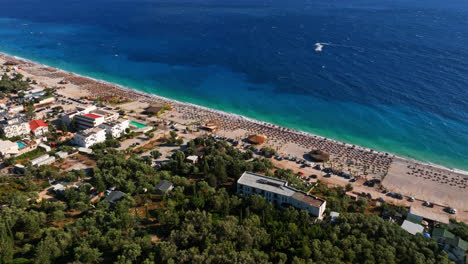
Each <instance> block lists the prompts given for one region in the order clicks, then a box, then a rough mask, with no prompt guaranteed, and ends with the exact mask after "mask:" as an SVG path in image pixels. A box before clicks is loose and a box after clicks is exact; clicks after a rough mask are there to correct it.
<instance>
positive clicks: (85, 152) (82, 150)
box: [78, 148, 93, 154]
mask: <svg viewBox="0 0 468 264" xmlns="http://www.w3.org/2000/svg"><path fill="white" fill-rule="evenodd" d="M78 152H80V153H84V154H93V150H92V149H90V148H78Z"/></svg>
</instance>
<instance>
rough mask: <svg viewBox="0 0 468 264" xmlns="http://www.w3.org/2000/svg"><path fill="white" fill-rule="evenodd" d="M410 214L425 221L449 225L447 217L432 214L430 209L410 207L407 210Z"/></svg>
mask: <svg viewBox="0 0 468 264" xmlns="http://www.w3.org/2000/svg"><path fill="white" fill-rule="evenodd" d="M409 213H410V214H413V215H417V216H421V217H423V218H425V219H429V220H432V221H437V222H440V223H445V224H448V223H449V216H448V215H446V214H444V213H439V212H434V211H433V210H432V209H431V208H425V207H422V206H415V205H413V206H411V207H410V210H409Z"/></svg>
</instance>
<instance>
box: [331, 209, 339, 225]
mask: <svg viewBox="0 0 468 264" xmlns="http://www.w3.org/2000/svg"><path fill="white" fill-rule="evenodd" d="M338 217H340V213H338V212H335V211H331V212H330V218H331V222H332V223H334V222H336V219H337V218H338Z"/></svg>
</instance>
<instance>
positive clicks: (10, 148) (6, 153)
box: [0, 140, 19, 158]
mask: <svg viewBox="0 0 468 264" xmlns="http://www.w3.org/2000/svg"><path fill="white" fill-rule="evenodd" d="M18 153H19V150H18V143H16V142H11V141H8V140H0V154H1V155H2V157H5V158H8V157H10V156H13V155H16V154H18Z"/></svg>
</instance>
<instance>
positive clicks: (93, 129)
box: [76, 127, 104, 137]
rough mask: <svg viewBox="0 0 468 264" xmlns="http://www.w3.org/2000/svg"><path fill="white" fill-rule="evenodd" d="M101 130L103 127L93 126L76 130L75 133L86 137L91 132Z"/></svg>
mask: <svg viewBox="0 0 468 264" xmlns="http://www.w3.org/2000/svg"><path fill="white" fill-rule="evenodd" d="M102 130H104V129H102V128H100V127H93V128H88V129H86V130H83V131H79V132H76V134H78V135H81V136H84V137H87V136H90V135H92V134H95V133H98V132H100V131H102Z"/></svg>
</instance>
